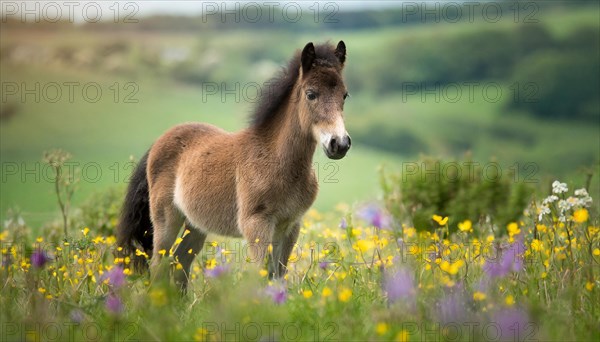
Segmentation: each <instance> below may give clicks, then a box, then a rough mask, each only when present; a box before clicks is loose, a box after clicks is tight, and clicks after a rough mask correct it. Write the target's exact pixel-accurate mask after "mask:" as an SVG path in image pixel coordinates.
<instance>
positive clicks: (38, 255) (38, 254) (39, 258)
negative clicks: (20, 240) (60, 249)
mask: <svg viewBox="0 0 600 342" xmlns="http://www.w3.org/2000/svg"><path fill="white" fill-rule="evenodd" d="M48 261H50V257H49V256H48V254H46V252H45V251H43V250H41V249H36V250H35V252H33V253H32V254H31V264H32V265H33V266H34V267H37V268H42V267H44V265H45V264H46V263H47V262H48Z"/></svg>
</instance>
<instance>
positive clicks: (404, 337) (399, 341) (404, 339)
mask: <svg viewBox="0 0 600 342" xmlns="http://www.w3.org/2000/svg"><path fill="white" fill-rule="evenodd" d="M394 340H395V341H396V342H408V331H406V330H402V331H400V332H399V333H398V335H396V338H395V339H394Z"/></svg>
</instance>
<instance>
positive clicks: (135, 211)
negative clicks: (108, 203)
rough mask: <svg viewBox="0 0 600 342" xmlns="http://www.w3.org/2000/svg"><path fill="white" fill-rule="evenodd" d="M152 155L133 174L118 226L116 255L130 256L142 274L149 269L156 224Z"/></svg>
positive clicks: (134, 265) (145, 158)
mask: <svg viewBox="0 0 600 342" xmlns="http://www.w3.org/2000/svg"><path fill="white" fill-rule="evenodd" d="M148 153H149V151H148V152H146V154H145V155H144V156H143V157H142V159H140V162H139V163H138V165H137V167H136V168H135V170H134V171H133V174H132V175H131V179H130V181H129V186H128V187H127V195H126V196H125V202H124V203H123V209H122V211H121V217H120V220H119V224H118V226H117V246H118V247H120V248H118V249H117V253H116V255H117V256H118V257H121V258H125V257H130V260H131V262H132V263H133V268H134V269H135V270H136V271H138V272H143V271H146V270H147V269H148V260H147V259H148V258H150V257H151V256H152V222H151V221H150V203H149V192H148V179H147V177H146V166H147V165H148Z"/></svg>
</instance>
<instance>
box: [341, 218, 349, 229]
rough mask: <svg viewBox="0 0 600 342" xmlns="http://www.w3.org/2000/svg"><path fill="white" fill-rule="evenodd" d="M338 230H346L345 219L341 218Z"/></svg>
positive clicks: (346, 223)
mask: <svg viewBox="0 0 600 342" xmlns="http://www.w3.org/2000/svg"><path fill="white" fill-rule="evenodd" d="M340 228H342V229H346V228H348V221H346V218H344V217H342V219H341V220H340Z"/></svg>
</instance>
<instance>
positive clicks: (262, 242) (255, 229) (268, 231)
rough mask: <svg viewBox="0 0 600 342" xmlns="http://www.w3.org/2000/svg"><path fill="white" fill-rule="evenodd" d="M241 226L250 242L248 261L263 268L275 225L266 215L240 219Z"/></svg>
mask: <svg viewBox="0 0 600 342" xmlns="http://www.w3.org/2000/svg"><path fill="white" fill-rule="evenodd" d="M239 225H240V229H241V231H242V234H243V235H244V238H245V239H246V241H248V249H247V255H246V256H247V259H249V261H250V262H252V263H257V264H258V266H259V267H261V268H262V266H263V265H264V261H265V256H266V254H267V250H268V248H269V244H271V239H272V236H273V231H274V230H275V225H274V224H273V223H272V222H271V221H270V220H269V219H268V218H267V217H265V216H264V215H252V216H249V217H242V218H240V219H239Z"/></svg>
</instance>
